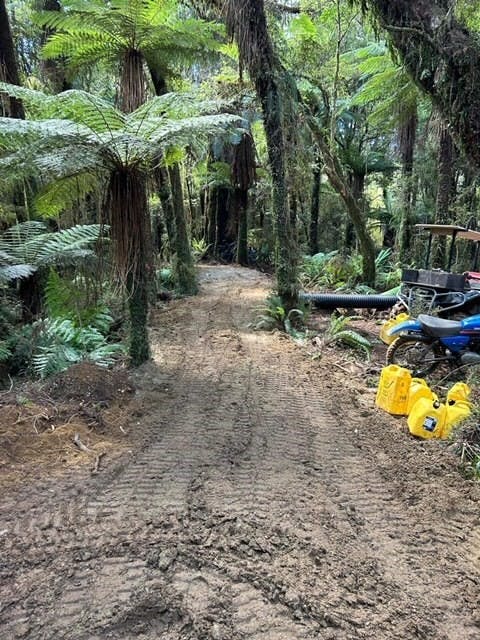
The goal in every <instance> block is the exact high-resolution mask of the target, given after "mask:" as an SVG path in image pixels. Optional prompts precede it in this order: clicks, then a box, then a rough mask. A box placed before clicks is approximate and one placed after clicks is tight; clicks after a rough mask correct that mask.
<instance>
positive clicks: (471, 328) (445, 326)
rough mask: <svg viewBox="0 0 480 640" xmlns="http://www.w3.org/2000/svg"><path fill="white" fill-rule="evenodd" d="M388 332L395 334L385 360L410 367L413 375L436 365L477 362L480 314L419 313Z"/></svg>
mask: <svg viewBox="0 0 480 640" xmlns="http://www.w3.org/2000/svg"><path fill="white" fill-rule="evenodd" d="M389 335H391V336H398V337H397V338H396V340H394V342H392V343H391V344H390V346H389V348H388V351H387V364H397V365H399V366H401V367H405V368H406V369H410V371H412V372H413V375H414V376H416V377H423V376H425V375H427V374H428V373H431V372H432V371H433V370H434V369H436V368H437V367H438V366H439V365H448V367H449V369H450V370H453V369H458V368H461V367H465V366H467V365H479V364H480V314H477V315H473V316H470V317H467V318H464V319H463V320H445V319H443V318H438V317H436V316H429V315H424V314H420V315H419V316H418V318H416V319H412V320H406V321H405V322H401V323H400V324H397V325H395V326H394V327H393V328H392V329H391V330H390V332H389Z"/></svg>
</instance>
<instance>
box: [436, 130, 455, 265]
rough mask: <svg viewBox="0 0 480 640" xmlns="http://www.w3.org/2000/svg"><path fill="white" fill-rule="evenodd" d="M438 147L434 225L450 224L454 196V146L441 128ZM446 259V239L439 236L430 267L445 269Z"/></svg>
mask: <svg viewBox="0 0 480 640" xmlns="http://www.w3.org/2000/svg"><path fill="white" fill-rule="evenodd" d="M438 147H439V148H438V177H437V184H438V187H437V199H436V206H435V223H436V224H452V219H451V210H450V207H451V204H452V201H453V199H454V195H455V145H454V143H453V139H452V136H451V135H450V133H449V132H448V129H447V128H446V127H441V131H440V139H439V142H438ZM446 257H447V243H446V237H445V236H439V237H438V238H437V239H436V246H435V250H434V252H433V256H432V265H433V266H434V267H437V268H440V269H445V266H446Z"/></svg>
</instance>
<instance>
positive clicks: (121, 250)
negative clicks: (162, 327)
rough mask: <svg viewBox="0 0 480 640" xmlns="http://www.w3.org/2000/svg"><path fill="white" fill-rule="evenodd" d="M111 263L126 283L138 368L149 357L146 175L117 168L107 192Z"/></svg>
mask: <svg viewBox="0 0 480 640" xmlns="http://www.w3.org/2000/svg"><path fill="white" fill-rule="evenodd" d="M106 204H107V210H108V213H109V218H110V225H111V237H112V244H113V252H114V260H115V264H116V268H117V275H118V277H119V278H120V279H121V280H122V281H123V282H124V283H125V285H126V289H127V294H128V309H129V315H130V360H131V363H132V365H133V366H138V365H140V364H142V363H143V362H145V361H146V360H148V358H149V353H150V351H149V344H148V330H147V315H148V293H149V274H148V263H147V242H146V234H147V233H150V229H149V225H147V217H148V204H147V188H146V180H145V176H144V175H143V174H142V173H140V172H139V171H137V170H135V169H124V170H122V169H118V170H116V171H114V172H113V173H112V175H111V176H110V182H109V186H108V191H107V201H106Z"/></svg>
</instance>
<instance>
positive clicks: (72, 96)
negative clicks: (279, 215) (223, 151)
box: [0, 83, 242, 196]
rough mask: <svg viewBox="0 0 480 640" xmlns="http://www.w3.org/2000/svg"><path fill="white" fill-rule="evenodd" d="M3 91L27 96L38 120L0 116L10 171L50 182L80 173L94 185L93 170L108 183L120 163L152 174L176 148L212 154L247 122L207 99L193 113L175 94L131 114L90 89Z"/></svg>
mask: <svg viewBox="0 0 480 640" xmlns="http://www.w3.org/2000/svg"><path fill="white" fill-rule="evenodd" d="M0 90H2V91H4V92H5V93H7V94H8V95H10V96H13V97H17V98H20V99H22V101H23V104H24V106H25V108H26V110H27V114H28V115H29V116H30V117H33V118H36V119H31V120H17V119H11V118H0V150H2V151H3V157H2V158H1V159H0V169H1V170H2V171H3V177H5V179H6V180H8V181H10V182H11V183H14V182H16V181H18V180H20V179H23V178H26V177H31V176H34V177H35V178H36V179H37V180H38V182H39V184H40V185H42V186H43V187H44V188H45V187H46V186H47V185H49V184H58V183H59V182H60V183H61V184H62V186H65V184H68V182H67V183H65V180H72V179H73V178H74V177H75V178H78V179H79V180H80V182H81V184H83V186H84V187H85V189H88V188H89V187H90V186H91V185H92V183H91V182H90V178H91V176H96V178H97V183H98V181H100V183H102V180H103V184H105V182H106V180H107V179H108V175H109V174H110V172H111V171H112V170H114V169H116V168H118V167H123V168H124V169H126V168H138V169H141V170H143V171H144V172H146V173H148V172H150V171H151V169H152V165H153V164H154V163H155V162H158V158H159V157H162V156H163V155H164V154H166V153H168V151H169V150H170V149H171V148H185V147H187V146H188V148H189V151H190V152H191V153H199V154H202V153H206V151H207V149H208V144H209V141H210V139H211V137H212V136H220V135H222V134H224V135H226V134H227V133H229V132H231V131H232V130H237V129H238V126H239V125H240V124H241V123H242V120H241V118H239V117H238V116H235V115H232V114H228V113H214V114H211V115H207V114H205V113H204V112H203V108H204V107H205V106H206V105H202V104H200V105H199V108H198V109H197V111H196V112H197V113H198V111H200V113H202V115H194V114H193V113H194V112H195V109H196V107H195V104H194V101H190V102H189V101H188V100H185V99H184V96H179V95H176V94H166V95H164V96H160V97H157V98H153V99H152V100H150V101H148V102H147V103H146V104H144V105H142V106H141V107H140V108H139V109H137V110H136V111H134V112H133V113H131V114H129V115H125V114H123V113H121V112H120V111H118V110H117V109H115V108H114V107H112V106H111V105H109V104H108V103H106V102H105V101H103V100H100V99H99V98H97V97H96V96H93V95H91V94H88V93H86V92H84V91H73V90H72V91H65V92H63V93H61V94H58V95H55V96H47V95H46V94H44V93H42V92H40V91H33V90H30V89H25V88H22V87H17V86H15V85H8V84H5V83H0ZM185 104H187V105H189V106H188V109H187V108H186V107H185ZM209 106H210V107H211V109H212V110H213V111H215V110H217V111H218V106H219V105H218V103H217V104H216V109H215V105H214V104H212V103H211V102H209ZM58 116H61V118H59V117H58ZM57 196H58V193H57Z"/></svg>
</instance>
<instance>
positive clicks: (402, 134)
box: [397, 108, 417, 264]
mask: <svg viewBox="0 0 480 640" xmlns="http://www.w3.org/2000/svg"><path fill="white" fill-rule="evenodd" d="M399 139H400V150H401V156H402V216H401V220H400V229H399V233H398V237H397V240H398V255H399V258H400V262H401V263H403V264H407V263H408V262H409V259H410V257H411V255H410V254H411V250H412V231H413V224H414V206H413V204H414V184H413V182H414V181H413V156H414V152H415V143H416V139H417V110H416V108H415V110H414V111H412V113H411V114H410V116H409V117H408V118H407V119H406V120H405V121H404V122H403V123H402V125H401V127H400V131H399Z"/></svg>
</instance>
